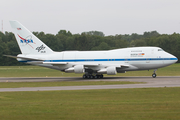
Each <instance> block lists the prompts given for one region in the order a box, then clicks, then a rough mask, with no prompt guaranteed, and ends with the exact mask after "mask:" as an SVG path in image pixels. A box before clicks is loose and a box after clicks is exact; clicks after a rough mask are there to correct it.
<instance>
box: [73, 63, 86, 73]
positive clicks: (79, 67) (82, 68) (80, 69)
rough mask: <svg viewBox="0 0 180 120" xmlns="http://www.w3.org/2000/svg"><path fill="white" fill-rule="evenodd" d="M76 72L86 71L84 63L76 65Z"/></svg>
mask: <svg viewBox="0 0 180 120" xmlns="http://www.w3.org/2000/svg"><path fill="white" fill-rule="evenodd" d="M74 72H75V73H84V66H83V65H76V66H74Z"/></svg>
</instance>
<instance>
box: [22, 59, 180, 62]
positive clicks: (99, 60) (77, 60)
mask: <svg viewBox="0 0 180 120" xmlns="http://www.w3.org/2000/svg"><path fill="white" fill-rule="evenodd" d="M146 60H150V61H155V60H178V59H177V58H133V59H128V58H127V59H74V60H45V61H44V62H104V61H146ZM19 62H30V60H28V61H19Z"/></svg>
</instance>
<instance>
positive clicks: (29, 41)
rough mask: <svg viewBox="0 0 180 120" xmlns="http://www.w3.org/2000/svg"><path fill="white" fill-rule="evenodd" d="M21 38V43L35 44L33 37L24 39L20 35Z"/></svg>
mask: <svg viewBox="0 0 180 120" xmlns="http://www.w3.org/2000/svg"><path fill="white" fill-rule="evenodd" d="M18 36H19V38H20V43H27V44H28V43H34V42H33V40H32V37H31V36H28V37H26V39H25V38H22V37H21V36H20V35H18Z"/></svg>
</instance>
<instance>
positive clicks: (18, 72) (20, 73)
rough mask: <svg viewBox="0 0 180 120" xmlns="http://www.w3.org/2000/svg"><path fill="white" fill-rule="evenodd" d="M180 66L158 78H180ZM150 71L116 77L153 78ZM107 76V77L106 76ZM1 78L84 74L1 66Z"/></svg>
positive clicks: (158, 72) (31, 67)
mask: <svg viewBox="0 0 180 120" xmlns="http://www.w3.org/2000/svg"><path fill="white" fill-rule="evenodd" d="M179 71H180V64H173V65H170V66H168V67H165V68H160V69H158V71H157V75H158V76H180V72H179ZM152 73H153V70H150V71H147V70H146V71H128V72H127V73H125V74H124V73H118V74H117V75H114V76H151V74H152ZM105 76H107V75H105ZM0 77H82V74H74V73H64V72H61V71H58V70H53V69H49V68H44V67H39V66H0Z"/></svg>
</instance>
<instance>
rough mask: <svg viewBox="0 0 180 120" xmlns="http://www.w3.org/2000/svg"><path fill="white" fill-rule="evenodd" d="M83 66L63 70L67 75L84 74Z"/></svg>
mask: <svg viewBox="0 0 180 120" xmlns="http://www.w3.org/2000/svg"><path fill="white" fill-rule="evenodd" d="M84 71H85V70H84V66H83V65H76V66H74V67H71V68H68V69H66V70H65V72H67V73H72V72H74V73H84Z"/></svg>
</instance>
